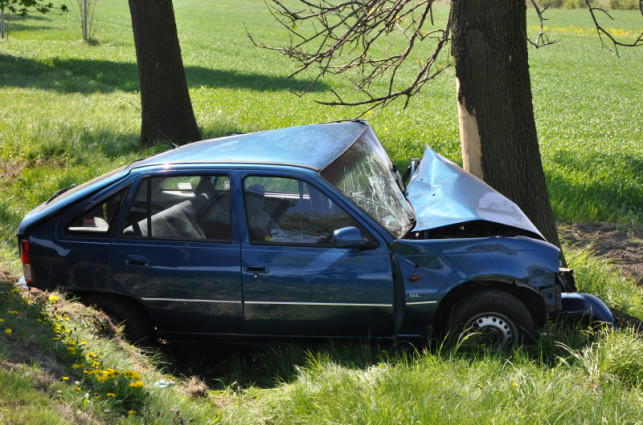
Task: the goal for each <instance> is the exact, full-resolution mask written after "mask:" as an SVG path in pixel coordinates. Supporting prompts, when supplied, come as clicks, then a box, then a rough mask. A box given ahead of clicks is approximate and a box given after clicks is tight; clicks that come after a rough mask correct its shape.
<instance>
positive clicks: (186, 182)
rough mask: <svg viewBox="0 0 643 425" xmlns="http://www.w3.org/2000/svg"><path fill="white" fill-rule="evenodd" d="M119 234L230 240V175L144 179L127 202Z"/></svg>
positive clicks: (139, 236) (136, 236) (182, 238)
mask: <svg viewBox="0 0 643 425" xmlns="http://www.w3.org/2000/svg"><path fill="white" fill-rule="evenodd" d="M122 235H123V236H126V237H135V238H152V239H180V240H193V239H205V240H216V241H220V242H231V241H232V228H231V219H230V178H229V177H228V176H212V175H197V176H195V175H190V176H164V177H150V178H146V179H144V180H143V181H141V184H140V185H139V187H138V190H137V191H136V194H135V195H134V199H133V201H132V204H131V205H130V208H129V211H128V213H127V217H126V219H125V222H124V225H123V229H122Z"/></svg>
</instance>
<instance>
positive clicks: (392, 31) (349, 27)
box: [246, 0, 643, 115]
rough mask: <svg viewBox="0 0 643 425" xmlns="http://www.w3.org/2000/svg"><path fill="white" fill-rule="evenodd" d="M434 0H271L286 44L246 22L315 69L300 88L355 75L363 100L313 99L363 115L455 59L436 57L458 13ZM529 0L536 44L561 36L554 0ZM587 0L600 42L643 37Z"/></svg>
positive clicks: (407, 94)
mask: <svg viewBox="0 0 643 425" xmlns="http://www.w3.org/2000/svg"><path fill="white" fill-rule="evenodd" d="M434 1H435V0H299V4H298V7H297V8H295V7H293V6H291V5H290V2H289V4H288V5H286V4H285V3H284V2H285V0H272V1H270V2H269V1H268V0H266V5H267V7H268V9H269V10H270V13H271V14H272V16H273V17H274V18H275V19H276V20H277V21H278V22H279V23H280V24H281V25H282V26H283V27H284V28H285V29H286V31H287V32H288V33H289V34H290V42H289V44H288V45H287V46H285V47H284V46H281V47H275V46H269V45H266V44H264V43H263V42H261V41H256V40H255V39H254V38H253V37H252V35H251V34H250V32H249V31H248V29H247V28H246V33H247V34H248V37H249V38H250V40H251V41H252V43H253V44H254V45H255V46H258V47H261V48H264V49H268V50H273V51H277V52H279V53H281V54H283V55H284V56H286V57H288V58H290V59H293V60H294V61H295V62H296V63H297V68H296V69H295V70H294V71H293V72H292V73H291V74H290V77H292V76H295V75H297V74H300V73H303V72H307V71H312V72H314V73H315V77H314V78H313V82H312V83H311V84H310V85H309V86H308V87H307V88H306V89H305V90H304V92H303V93H300V94H299V95H300V96H301V95H303V94H305V93H306V92H308V91H309V90H310V89H311V87H312V86H313V85H314V84H315V83H316V82H317V81H318V80H319V79H320V78H323V77H324V76H326V75H328V74H342V73H347V74H344V75H350V76H351V77H349V78H350V81H351V83H352V85H353V88H354V89H355V91H357V92H358V93H360V95H361V96H360V98H359V100H350V99H346V98H344V97H343V96H346V95H340V94H339V93H338V92H337V91H334V90H331V93H332V94H333V96H334V97H335V100H330V101H321V100H316V102H317V103H320V104H324V105H333V106H337V105H344V106H362V107H367V108H368V109H366V110H365V111H364V112H362V115H363V114H364V113H366V112H367V111H369V110H371V109H373V108H375V107H377V106H386V105H388V104H389V103H391V102H393V101H394V100H396V99H398V98H404V99H405V103H404V107H406V106H408V104H409V101H410V99H411V97H413V96H414V95H415V94H417V93H418V92H419V91H420V90H421V89H422V87H423V86H424V84H426V83H427V82H428V81H430V80H432V79H434V78H435V77H436V76H438V75H439V74H441V73H442V72H443V71H444V70H445V69H446V68H448V67H450V66H452V65H453V60H452V58H451V56H450V55H449V54H448V51H447V54H446V58H445V60H444V62H443V63H442V65H438V59H439V58H440V55H441V54H442V53H443V52H444V46H445V45H446V44H447V43H449V41H450V32H451V28H452V19H453V18H452V17H451V16H449V19H448V20H447V21H446V23H445V24H442V25H441V26H437V27H436V25H435V22H434V19H433V8H432V7H433V3H434ZM530 1H531V4H532V5H533V7H534V10H535V11H536V14H537V15H538V19H539V22H540V32H539V33H538V35H537V37H536V39H535V40H532V39H529V38H528V37H527V41H528V42H529V43H531V44H532V45H533V46H535V47H536V48H540V47H543V46H547V45H551V44H554V43H556V42H557V41H558V40H550V39H549V38H548V37H547V35H546V34H545V25H544V21H546V19H545V18H544V13H545V11H546V10H547V9H548V8H549V6H550V4H547V3H545V5H544V6H542V7H540V6H538V3H537V1H536V0H530ZM584 1H585V3H586V4H587V7H588V8H589V11H590V13H591V15H592V18H593V20H594V24H595V26H596V31H597V32H598V35H599V38H600V39H601V41H602V42H603V46H605V41H604V39H603V37H604V36H605V37H607V38H609V39H610V41H611V42H612V44H613V45H614V48H615V49H616V47H617V46H632V47H633V46H640V45H643V33H642V34H641V35H639V37H638V38H637V39H636V41H634V42H633V43H625V42H622V41H619V40H617V39H616V38H615V37H614V36H613V35H612V34H611V33H610V32H609V30H607V29H605V28H604V27H602V26H601V25H600V24H599V22H598V19H597V16H596V14H597V13H598V12H602V13H605V14H606V15H607V16H608V17H610V19H611V16H610V15H609V13H608V12H607V11H605V10H603V9H601V8H599V7H593V6H592V5H591V2H592V0H584ZM639 8H640V9H641V13H642V14H643V0H639ZM425 27H426V29H425ZM396 37H397V38H396ZM400 38H401V39H402V40H403V42H400ZM605 47H607V46H605ZM617 54H618V51H617ZM443 56H444V55H443ZM416 61H417V63H418V64H419V65H420V67H419V70H417V71H414V72H412V73H410V72H409V71H410V70H411V68H410V67H412V66H413V63H414V62H416ZM405 63H406V65H404V64H405ZM409 75H410V76H411V77H409ZM405 79H406V81H405ZM375 82H378V84H374V83H375ZM382 82H384V85H382Z"/></svg>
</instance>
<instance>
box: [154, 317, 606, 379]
mask: <svg viewBox="0 0 643 425" xmlns="http://www.w3.org/2000/svg"><path fill="white" fill-rule="evenodd" d="M587 329H588V325H587V323H581V322H574V321H562V320H561V321H557V322H553V321H552V322H549V323H548V324H547V325H546V326H545V328H544V329H543V330H542V331H541V335H540V337H539V338H538V340H537V342H536V343H535V344H533V345H525V346H521V347H518V348H516V349H515V350H506V351H500V352H492V351H489V350H485V349H483V348H479V349H471V347H469V348H468V349H467V348H463V347H459V346H452V345H449V344H448V343H445V341H438V340H432V341H431V343H430V344H429V345H424V344H417V345H414V344H413V343H411V342H401V343H397V344H395V345H393V344H391V343H386V342H377V341H371V342H369V341H351V340H292V341H291V340H280V341H272V342H265V343H261V344H235V345H233V344H216V343H199V344H196V343H178V344H175V343H171V344H168V345H165V346H164V348H163V350H162V353H163V354H162V356H161V357H162V361H161V362H160V363H159V364H160V365H161V366H164V369H165V372H167V373H170V374H174V375H176V376H194V375H196V376H198V377H199V378H200V379H202V380H204V381H205V382H206V383H207V384H208V385H209V386H210V387H211V388H213V389H223V388H226V387H230V388H247V387H255V388H274V387H277V386H279V385H282V384H284V383H292V382H294V381H296V380H297V379H298V378H299V376H300V375H301V374H302V371H303V370H308V371H312V373H315V370H318V369H320V368H325V367H327V365H328V364H333V365H337V366H339V367H342V368H345V369H350V370H367V369H369V368H371V367H372V366H374V365H377V364H380V363H389V364H392V365H396V364H400V365H402V364H412V363H415V362H418V363H419V364H421V363H422V362H423V361H425V360H424V358H425V357H426V356H429V357H431V358H434V359H436V360H437V361H443V362H447V363H448V362H454V361H455V362H460V361H462V360H464V361H466V362H469V361H475V360H480V359H496V360H497V361H498V362H500V363H505V362H507V360H510V361H511V360H512V359H516V360H517V359H523V361H524V360H525V359H526V361H528V362H535V363H536V364H539V365H541V366H542V367H543V368H549V367H553V366H555V365H557V364H559V363H560V359H561V358H566V357H568V356H570V350H571V351H580V350H583V349H584V348H586V347H588V346H589V345H591V343H592V342H593V341H594V340H595V338H596V337H597V335H598V333H594V332H592V331H589V332H588V331H587ZM432 361H433V360H432ZM303 373H306V372H303Z"/></svg>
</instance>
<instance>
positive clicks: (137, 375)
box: [123, 370, 141, 380]
mask: <svg viewBox="0 0 643 425" xmlns="http://www.w3.org/2000/svg"><path fill="white" fill-rule="evenodd" d="M123 373H124V374H125V377H126V378H128V379H137V380H140V379H141V375H140V373H138V372H137V371H135V370H125V371H123Z"/></svg>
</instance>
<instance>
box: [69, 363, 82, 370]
mask: <svg viewBox="0 0 643 425" xmlns="http://www.w3.org/2000/svg"><path fill="white" fill-rule="evenodd" d="M71 368H72V369H84V368H85V365H84V364H73V365H71Z"/></svg>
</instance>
